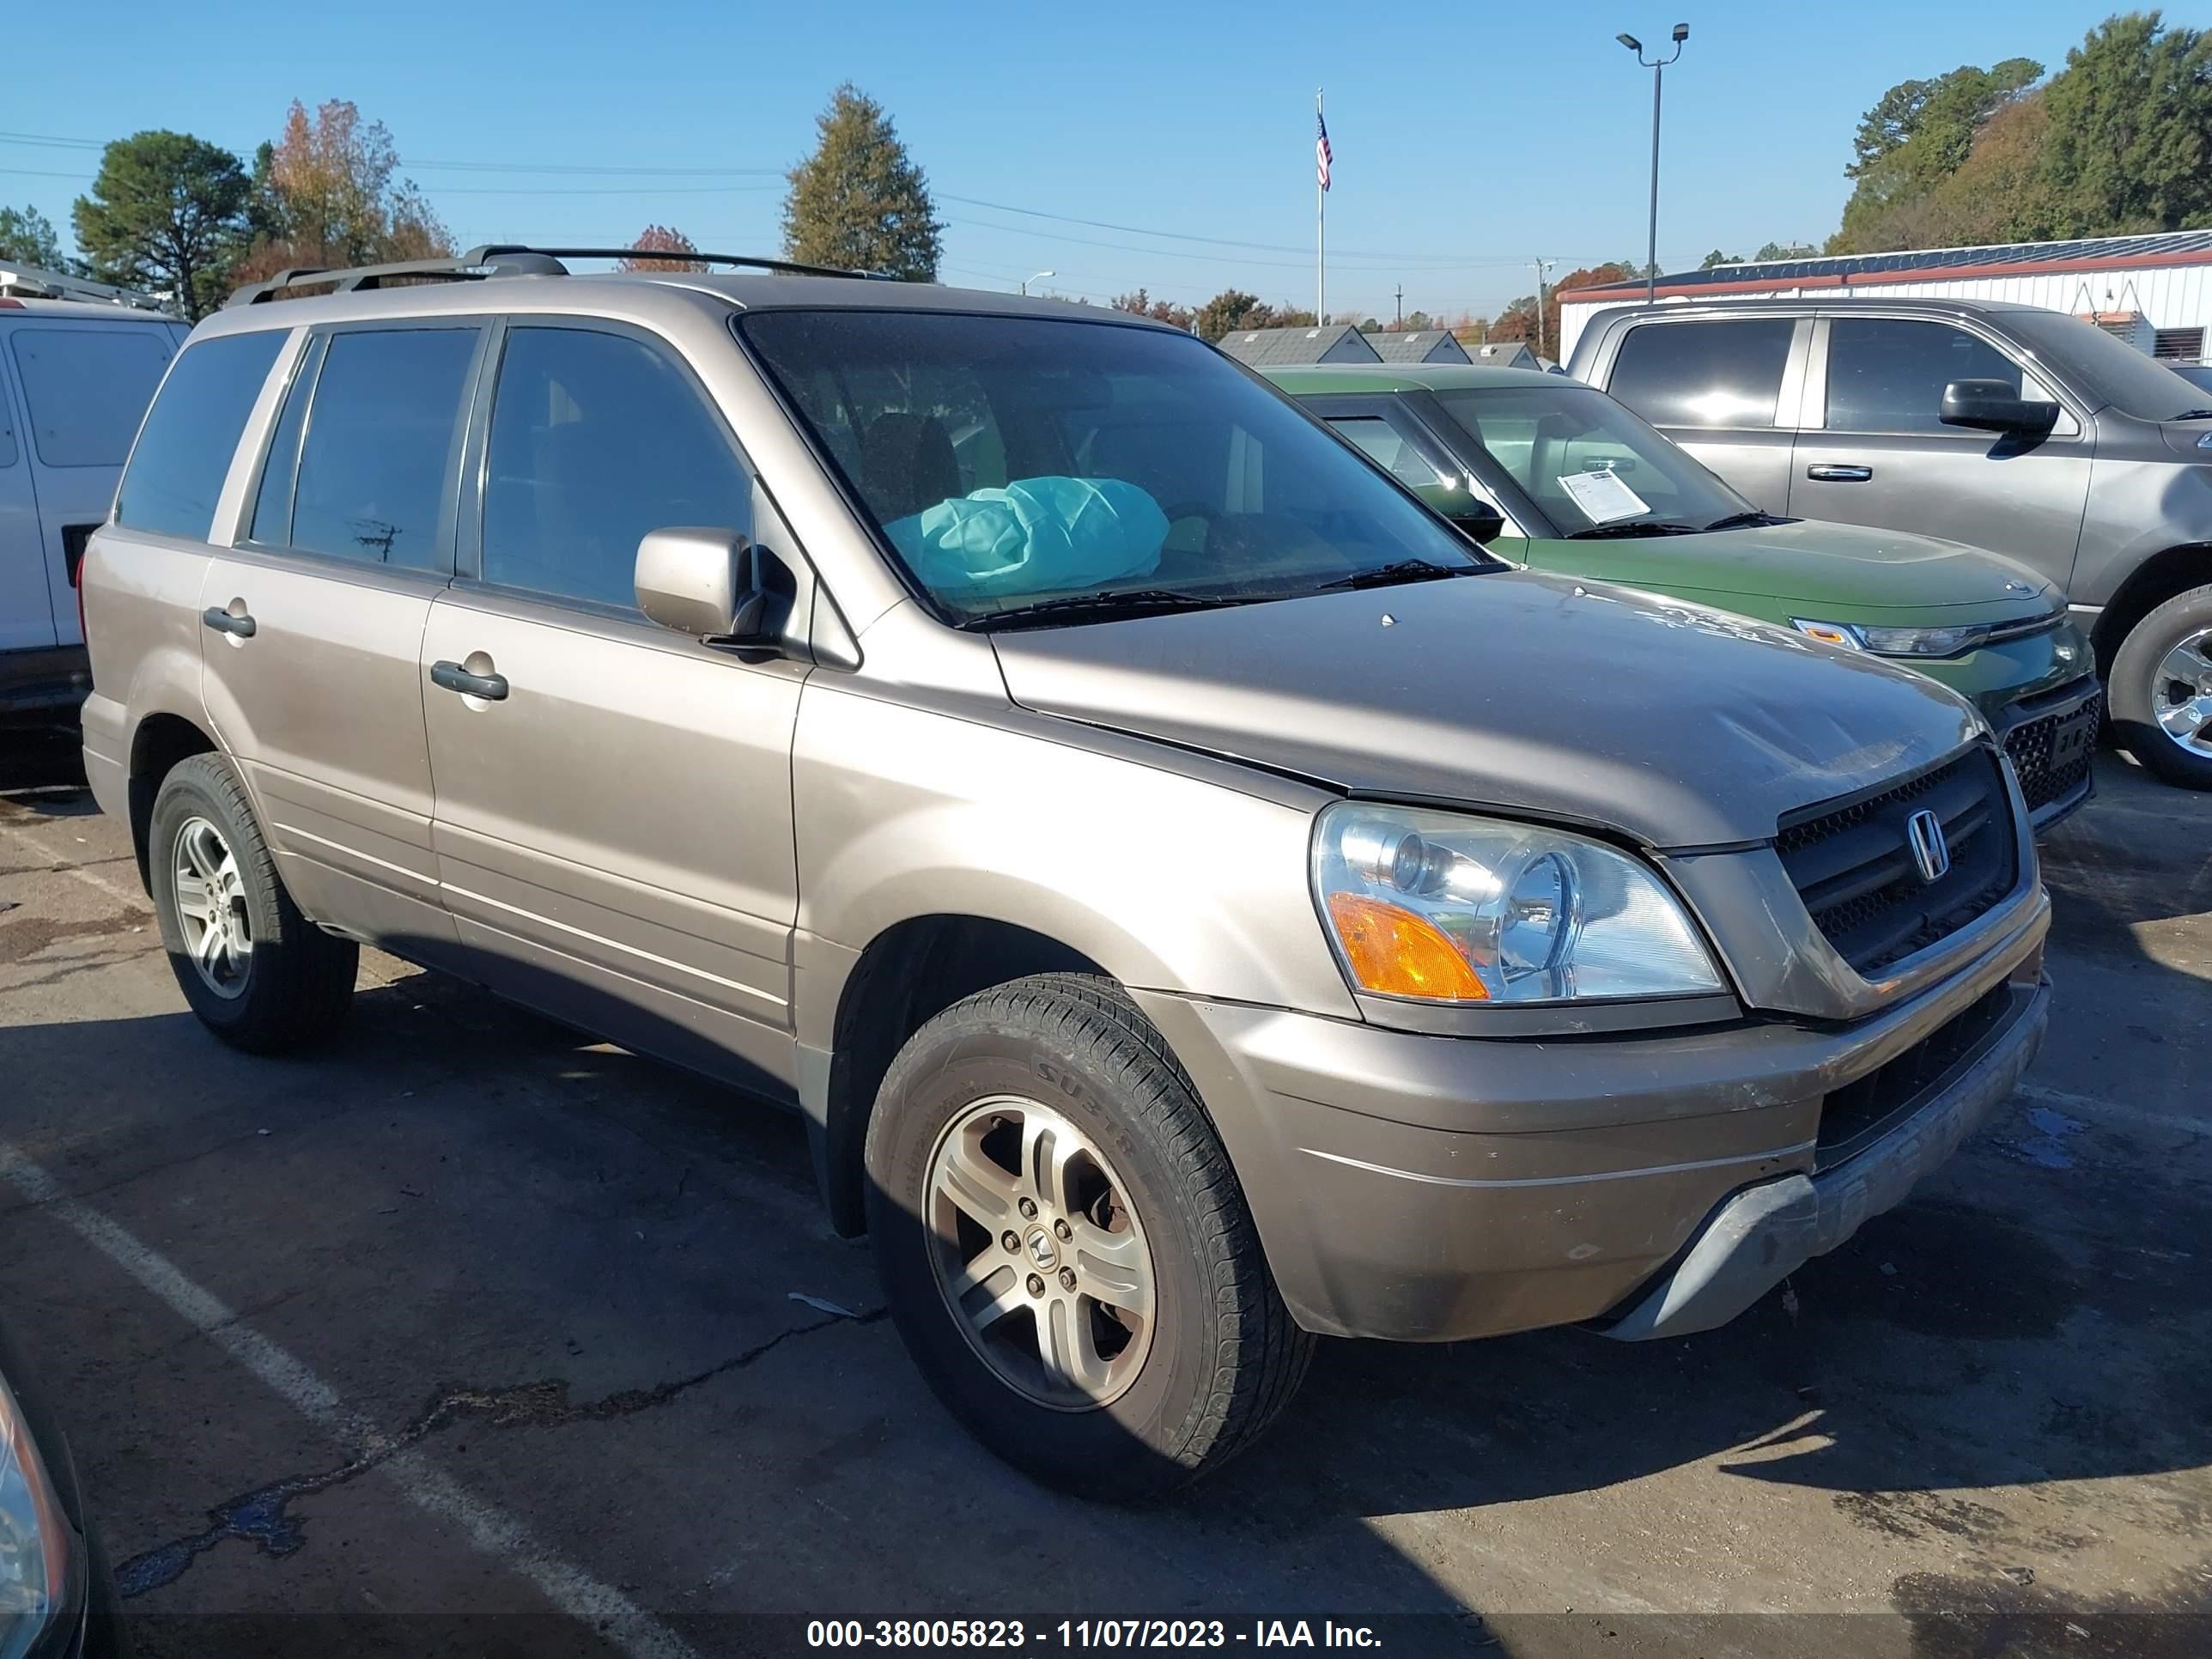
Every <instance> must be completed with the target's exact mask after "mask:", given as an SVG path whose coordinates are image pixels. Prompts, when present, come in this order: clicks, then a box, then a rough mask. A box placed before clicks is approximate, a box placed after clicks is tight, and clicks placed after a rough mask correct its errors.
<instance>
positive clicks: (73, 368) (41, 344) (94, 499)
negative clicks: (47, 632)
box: [0, 313, 176, 645]
mask: <svg viewBox="0 0 2212 1659" xmlns="http://www.w3.org/2000/svg"><path fill="white" fill-rule="evenodd" d="M175 353H176V347H175V343H174V342H173V338H172V337H171V335H170V332H169V331H168V329H167V327H166V326H164V325H162V324H161V323H158V322H108V321H102V320H100V319H98V318H92V319H86V320H84V321H82V322H80V321H78V320H76V319H74V318H65V317H59V316H55V315H52V314H51V313H39V314H38V315H36V316H35V317H33V319H30V320H27V321H25V322H21V323H18V324H17V325H15V327H14V328H13V329H11V330H9V337H8V356H9V360H10V361H9V367H10V368H13V369H14V371H15V382H16V386H17V388H18V390H19V391H20V392H21V398H22V402H23V407H24V411H25V415H26V416H27V421H26V425H27V430H28V436H29V440H30V441H29V442H27V444H24V445H22V446H21V447H22V449H23V452H24V459H26V460H27V462H28V463H29V466H30V472H31V483H32V488H33V493H34V494H35V495H37V497H38V507H39V513H38V518H39V525H38V533H37V537H36V563H37V567H38V574H39V576H40V580H41V582H42V584H43V587H44V591H45V595H46V602H47V605H49V607H50V608H51V613H52V629H53V640H54V642H55V643H58V644H61V645H76V644H77V643H79V642H80V641H82V639H83V637H84V636H83V634H82V632H81V631H80V629H78V627H77V616H76V594H75V592H74V589H73V587H72V585H71V584H72V580H73V579H74V577H75V575H76V565H77V562H78V561H79V560H80V559H82V557H83V556H84V550H85V544H86V543H87V542H88V540H89V539H90V538H91V536H92V532H93V531H94V529H95V528H96V527H98V526H100V524H101V523H103V522H104V521H105V520H106V518H107V513H108V508H109V507H111V506H112V504H113V503H114V501H115V481H116V479H117V477H118V476H119V475H120V474H121V472H122V470H123V462H124V459H125V457H126V456H128V455H129V454H130V453H131V439H132V438H134V437H136V436H137V432H138V423H139V422H140V421H141V420H143V418H144V417H145V414H146V405H147V404H149V403H150V402H152V401H153V398H154V388H155V387H156V386H159V385H161V376H162V375H163V374H166V373H167V371H168V367H169V359H170V358H171V357H173V356H175ZM0 580H4V579H0ZM25 586H26V589H27V588H28V586H29V584H28V582H26V583H25Z"/></svg>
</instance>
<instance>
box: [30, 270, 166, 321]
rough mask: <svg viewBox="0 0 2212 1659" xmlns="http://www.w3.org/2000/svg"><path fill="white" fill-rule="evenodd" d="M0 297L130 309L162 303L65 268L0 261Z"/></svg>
mask: <svg viewBox="0 0 2212 1659" xmlns="http://www.w3.org/2000/svg"><path fill="white" fill-rule="evenodd" d="M0 298H4V299H9V300H76V301H81V302H82V303H84V304H87V305H101V306H124V307H128V308H130V309H131V310H133V311H160V310H161V308H162V307H161V301H160V300H159V299H157V298H156V297H155V295H151V294H146V293H142V292H141V291H140V290H138V289H134V288H118V287H116V286H115V285H114V284H113V283H95V282H94V281H93V280H92V279H91V278H90V277H88V276H70V275H69V274H68V273H67V272H66V271H59V270H40V269H39V268H38V267H37V266H35V265H19V264H14V263H12V262H11V263H9V264H0Z"/></svg>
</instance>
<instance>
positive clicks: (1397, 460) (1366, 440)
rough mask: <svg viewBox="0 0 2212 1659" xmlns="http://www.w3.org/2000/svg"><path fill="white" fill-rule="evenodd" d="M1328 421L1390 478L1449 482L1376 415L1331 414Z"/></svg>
mask: <svg viewBox="0 0 2212 1659" xmlns="http://www.w3.org/2000/svg"><path fill="white" fill-rule="evenodd" d="M1328 423H1329V425H1331V426H1332V427H1334V428H1336V431H1337V434H1338V435H1339V436H1340V437H1342V438H1344V439H1345V440H1346V441H1348V442H1349V443H1350V444H1351V445H1352V447H1353V448H1354V449H1356V450H1358V452H1359V453H1361V454H1363V455H1364V456H1366V457H1367V459H1369V460H1370V461H1372V462H1374V463H1375V464H1376V465H1377V466H1379V467H1381V468H1382V469H1383V471H1385V472H1388V473H1389V475H1390V476H1391V477H1394V478H1397V479H1399V480H1401V482H1403V483H1409V484H1413V485H1415V486H1417V487H1418V486H1419V485H1423V484H1427V485H1431V486H1433V485H1436V484H1440V483H1449V480H1448V479H1446V478H1445V477H1443V474H1441V473H1439V472H1438V471H1437V470H1436V468H1434V467H1433V466H1431V465H1429V463H1428V462H1427V461H1426V460H1425V459H1424V458H1423V457H1422V454H1421V452H1420V451H1419V450H1418V449H1416V448H1414V447H1413V443H1412V441H1410V440H1408V439H1407V436H1406V435H1405V434H1404V433H1402V432H1401V431H1399V430H1398V428H1396V427H1395V426H1393V425H1391V424H1390V422H1388V421H1386V420H1384V419H1383V417H1382V416H1380V415H1340V416H1330V418H1329V422H1328Z"/></svg>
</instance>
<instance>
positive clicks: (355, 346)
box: [256, 327, 477, 570]
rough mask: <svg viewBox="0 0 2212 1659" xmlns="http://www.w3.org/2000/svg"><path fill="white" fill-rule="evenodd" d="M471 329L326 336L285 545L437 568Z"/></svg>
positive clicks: (455, 464) (441, 560)
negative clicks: (290, 529) (289, 530)
mask: <svg viewBox="0 0 2212 1659" xmlns="http://www.w3.org/2000/svg"><path fill="white" fill-rule="evenodd" d="M476 346H477V330H476V329H475V328H474V327H469V328H415V329H357V330H346V331H342V332H338V333H335V334H333V335H331V337H330V344H329V346H328V348H327V349H325V353H324V357H323V372H322V373H321V374H319V376H317V377H316V380H315V386H314V403H313V407H312V408H310V410H308V412H307V436H306V439H305V441H303V442H302V443H301V446H300V477H299V484H298V487H297V489H296V490H295V495H294V498H293V507H292V534H291V538H290V545H292V546H294V547H296V548H298V549H300V550H302V551H303V552H308V553H326V554H329V555H331V556H334V557H337V558H343V559H362V560H366V561H368V562H371V563H376V564H396V565H404V566H406V567H407V568H410V569H415V570H429V569H437V568H444V567H445V566H446V564H447V557H448V551H447V550H448V544H449V540H450V538H449V537H448V536H447V533H446V532H447V513H446V512H445V507H446V504H447V502H448V501H451V500H452V499H453V485H454V481H455V480H456V479H457V478H458V477H459V471H460V455H459V441H458V440H459V430H460V421H461V394H462V391H463V389H464V387H465V386H466V384H467V381H468V373H469V362H470V359H471V357H472V356H474V355H475V352H476ZM256 511H257V514H258V506H257V509H256Z"/></svg>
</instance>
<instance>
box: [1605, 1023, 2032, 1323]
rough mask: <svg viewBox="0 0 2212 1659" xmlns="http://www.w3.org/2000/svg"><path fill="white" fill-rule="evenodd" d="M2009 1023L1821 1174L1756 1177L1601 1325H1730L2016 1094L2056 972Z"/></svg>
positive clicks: (1892, 1202) (1903, 1191) (1902, 1191)
mask: <svg viewBox="0 0 2212 1659" xmlns="http://www.w3.org/2000/svg"><path fill="white" fill-rule="evenodd" d="M2021 1000H2022V1002H2023V1004H2024V1006H2023V1007H2022V1008H2021V1010H2020V1012H2017V1013H2016V1014H2015V1017H2014V1019H2013V1023H2012V1024H2011V1026H2010V1028H2009V1029H2008V1030H2006V1031H2005V1033H2004V1034H2003V1036H2002V1037H2001V1038H2000V1039H1999V1040H1998V1041H1997V1042H1996V1043H1995V1044H1993V1045H1992V1046H1991V1047H1990V1048H1989V1049H1988V1050H1986V1051H1985V1052H1984V1054H1982V1055H1981V1057H1980V1058H1979V1059H1978V1060H1976V1061H1975V1062H1973V1063H1972V1065H1971V1066H1969V1067H1968V1068H1967V1070H1966V1074H1965V1075H1964V1076H1962V1077H1960V1079H1958V1080H1957V1081H1956V1082H1954V1083H1953V1084H1952V1085H1949V1086H1948V1088H1946V1089H1944V1090H1943V1091H1942V1092H1940V1093H1938V1094H1937V1095H1936V1097H1934V1098H1933V1099H1931V1100H1930V1101H1929V1103H1928V1104H1927V1105H1925V1106H1923V1108H1921V1109H1920V1110H1918V1111H1917V1112H1915V1113H1914V1114H1913V1115H1912V1116H1911V1117H1910V1118H1909V1119H1907V1120H1906V1121H1905V1122H1904V1123H1902V1124H1900V1125H1899V1126H1898V1127H1897V1128H1895V1129H1893V1130H1892V1131H1891V1132H1890V1133H1888V1134H1887V1135H1886V1136H1884V1137H1883V1138H1882V1139H1881V1140H1879V1141H1877V1142H1875V1145H1874V1146H1870V1147H1869V1148H1868V1149H1867V1150H1866V1151H1865V1152H1862V1153H1860V1154H1859V1155H1858V1156H1857V1157H1856V1158H1852V1159H1851V1160H1850V1162H1849V1163H1846V1164H1841V1165H1839V1166H1838V1167H1837V1168H1836V1169H1833V1170H1828V1171H1826V1172H1825V1173H1823V1174H1820V1175H1814V1176H1807V1175H1803V1174H1796V1175H1789V1176H1782V1177H1781V1178H1779V1179H1778V1180H1774V1181H1768V1182H1761V1183H1760V1184H1759V1185H1758V1186H1755V1187H1749V1188H1745V1189H1744V1190H1743V1191H1741V1192H1740V1193H1738V1194H1736V1195H1735V1197H1733V1198H1731V1199H1729V1200H1727V1202H1725V1203H1723V1205H1722V1206H1720V1207H1719V1208H1718V1209H1717V1210H1715V1211H1714V1212H1713V1213H1712V1214H1711V1216H1710V1217H1708V1218H1706V1221H1705V1225H1704V1227H1703V1228H1701V1229H1700V1230H1699V1232H1698V1234H1697V1236H1696V1237H1694V1238H1693V1239H1692V1241H1691V1243H1690V1246H1689V1248H1688V1249H1687V1251H1686V1252H1685V1254H1684V1255H1682V1257H1681V1258H1680V1261H1679V1262H1678V1264H1677V1265H1676V1266H1675V1267H1674V1268H1673V1270H1672V1271H1670V1272H1668V1273H1666V1274H1665V1275H1664V1276H1663V1277H1662V1278H1661V1279H1659V1280H1658V1282H1657V1283H1656V1284H1655V1285H1652V1286H1651V1287H1650V1289H1648V1290H1647V1291H1644V1293H1643V1295H1642V1296H1641V1297H1640V1298H1639V1299H1638V1301H1636V1302H1635V1303H1634V1304H1632V1306H1631V1307H1630V1309H1629V1310H1628V1311H1627V1312H1626V1313H1625V1314H1623V1315H1622V1316H1620V1318H1619V1319H1617V1320H1615V1321H1614V1322H1612V1323H1611V1324H1609V1325H1607V1326H1604V1327H1603V1328H1602V1329H1603V1334H1606V1335H1607V1336H1610V1337H1613V1338H1614V1339H1615V1340H1620V1341H1623V1342H1643V1341H1650V1340H1653V1339H1655V1338H1660V1337H1673V1336H1688V1335H1691V1334H1694V1333H1696V1332H1699V1331H1709V1330H1711V1329H1713V1328H1716V1327H1717V1326H1721V1325H1725V1324H1726V1323H1728V1322H1729V1321H1730V1320H1731V1319H1734V1318H1735V1316H1737V1315H1738V1314H1740V1313H1741V1312H1743V1311H1744V1310H1745V1309H1747V1308H1748V1307H1750V1306H1751V1304H1753V1303H1754V1302H1756V1301H1758V1300H1759V1298H1760V1297H1763V1296H1765V1294H1766V1293H1767V1291H1771V1290H1772V1289H1773V1288H1774V1286H1775V1285H1778V1284H1780V1283H1781V1282H1782V1280H1783V1279H1786V1278H1787V1277H1788V1276H1789V1275H1790V1273H1794V1272H1796V1270H1797V1269H1798V1268H1799V1267H1802V1266H1803V1265H1804V1264H1805V1263H1806V1262H1807V1261H1810V1260H1811V1259H1812V1258H1813V1257H1814V1256H1816V1255H1826V1254H1827V1253H1828V1252H1829V1251H1831V1250H1832V1249H1836V1247H1837V1246H1838V1245H1840V1244H1842V1243H1844V1241H1845V1240H1847V1239H1849V1238H1850V1237H1851V1235H1852V1234H1854V1233H1856V1232H1857V1231H1858V1230H1859V1229H1860V1227H1862V1226H1863V1225H1865V1224H1866V1223H1867V1222H1868V1221H1869V1220H1870V1219H1871V1218H1874V1217H1875V1216H1877V1215H1880V1214H1881V1213H1882V1212H1884V1211H1887V1210H1891V1209H1894V1208H1895V1207H1896V1206H1898V1205H1899V1204H1900V1203H1902V1202H1903V1201H1904V1200H1905V1196H1906V1195H1907V1194H1909V1193H1911V1190H1912V1188H1913V1187H1914V1185H1915V1184H1916V1183H1917V1182H1918V1181H1919V1179H1920V1178H1921V1176H1923V1175H1925V1174H1927V1173H1928V1172H1929V1170H1933V1169H1935V1168H1936V1166H1937V1165H1939V1164H1942V1163H1943V1162H1944V1160H1945V1159H1947V1158H1949V1157H1950V1156H1951V1154H1952V1153H1953V1152H1955V1151H1957V1150H1958V1147H1959V1146H1960V1143H1961V1142H1962V1141H1964V1140H1965V1139H1966V1137H1967V1136H1969V1135H1970V1134H1972V1133H1973V1132H1974V1131H1975V1130H1976V1129H1978V1128H1979V1127H1981V1126H1982V1124H1983V1123H1984V1121H1987V1120H1988V1118H1989V1116H1990V1114H1991V1113H1992V1112H1994V1111H1995V1110H1996V1109H1997V1107H1998V1106H2000V1105H2002V1103H2004V1102H2005V1101H2007V1100H2008V1099H2010V1098H2011V1097H2012V1093H2013V1091H2014V1090H2015V1088H2016V1087H2018V1086H2019V1083H2020V1079H2021V1074H2022V1073H2025V1072H2026V1071H2027V1067H2028V1066H2029V1064H2030V1063H2031V1062H2032V1061H2033V1060H2034V1058H2035V1054H2036V1050H2037V1049H2038V1048H2039V1047H2041V1045H2042V1041H2043V1033H2044V1028H2045V1025H2046V1024H2047V1023H2048V1021H2049V1018H2050V1012H2051V986H2050V982H2049V981H2042V982H2040V983H2039V984H2038V985H2037V986H2035V987H2034V988H2033V990H2029V989H2027V987H2022V989H2021Z"/></svg>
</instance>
